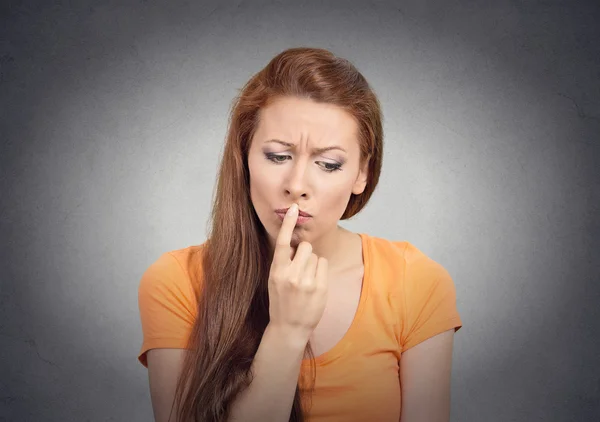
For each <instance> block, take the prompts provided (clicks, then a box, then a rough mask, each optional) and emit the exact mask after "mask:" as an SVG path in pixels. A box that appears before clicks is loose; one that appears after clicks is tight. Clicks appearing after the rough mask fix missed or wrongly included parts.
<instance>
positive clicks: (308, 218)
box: [138, 48, 462, 422]
mask: <svg viewBox="0 0 600 422" xmlns="http://www.w3.org/2000/svg"><path fill="white" fill-rule="evenodd" d="M382 153H383V129H382V116H381V111H380V105H379V102H378V100H377V98H376V96H375V94H374V93H373V90H372V89H371V88H370V86H369V84H368V83H367V81H366V80H365V78H364V77H363V76H362V75H361V74H360V73H359V72H358V70H356V68H355V67H354V66H353V65H352V64H351V63H349V62H348V61H347V60H344V59H341V58H338V57H336V56H334V55H333V54H332V53H330V52H329V51H326V50H323V49H314V48H292V49H289V50H286V51H284V52H282V53H280V54H278V55H277V56H276V57H274V58H273V59H272V60H271V62H270V63H269V64H268V65H267V66H266V67H265V68H264V69H263V70H261V71H260V72H259V73H257V74H256V75H255V76H253V77H252V79H251V80H250V81H249V82H248V83H247V84H246V85H245V86H244V88H243V90H242V91H241V93H240V95H239V96H238V98H236V100H235V102H234V104H233V108H232V114H231V118H230V121H229V128H228V135H227V140H226V145H225V150H224V154H223V158H222V163H221V167H220V169H219V177H218V184H217V189H216V194H215V196H214V202H213V210H212V216H211V223H212V228H211V230H210V233H209V236H208V240H207V241H206V242H205V243H203V244H201V245H198V246H190V247H188V248H184V249H179V250H176V251H171V252H167V253H165V254H163V255H162V256H161V257H160V258H159V259H158V260H157V261H156V262H155V263H153V264H152V265H151V266H150V268H148V270H147V271H146V272H145V274H144V275H143V277H142V279H141V282H140V286H139V306H140V315H141V322H142V328H143V334H144V342H143V345H142V348H141V350H140V353H139V355H138V359H139V361H140V362H141V363H142V364H143V365H144V366H146V367H147V368H148V373H149V383H150V392H151V399H152V406H153V410H154V415H155V419H156V420H157V421H161V422H162V421H164V422H166V421H261V422H262V421H288V420H289V421H306V420H310V421H315V422H325V421H395V422H397V421H401V422H411V421H425V420H426V421H448V420H449V413H450V374H451V360H452V344H453V335H454V332H455V331H456V330H458V329H459V328H460V327H461V326H462V323H461V320H460V317H459V314H458V312H457V308H456V295H455V288H454V284H453V281H452V279H451V277H450V276H449V274H448V272H447V271H446V270H445V269H444V268H443V267H442V266H441V265H440V264H438V263H437V262H435V261H433V260H432V259H431V258H429V257H427V256H426V255H425V254H423V253H422V252H421V251H420V250H419V249H417V248H416V247H415V246H413V245H412V244H410V243H409V242H406V241H392V240H386V239H383V238H378V237H374V236H369V235H367V234H364V233H353V232H350V231H348V230H346V229H344V228H342V227H340V226H339V225H338V221H339V220H340V219H341V220H344V219H348V218H350V217H352V216H354V215H356V214H357V213H358V212H359V211H360V210H361V209H363V208H364V206H365V205H366V204H367V202H368V200H369V198H370V197H371V195H372V194H373V191H374V190H375V187H376V186H377V182H378V179H379V174H380V169H381V163H382ZM294 204H296V206H299V210H298V211H296V214H294V210H293V209H294V208H295V207H294V206H293V205H294ZM288 208H292V210H291V211H290V212H287V211H288Z"/></svg>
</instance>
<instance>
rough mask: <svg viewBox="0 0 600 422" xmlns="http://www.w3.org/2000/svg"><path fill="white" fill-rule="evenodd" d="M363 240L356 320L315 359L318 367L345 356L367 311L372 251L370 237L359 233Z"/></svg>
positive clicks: (305, 361)
mask: <svg viewBox="0 0 600 422" xmlns="http://www.w3.org/2000/svg"><path fill="white" fill-rule="evenodd" d="M358 235H359V236H360V239H361V244H362V257H363V265H364V273H363V280H362V288H361V293H360V299H359V301H358V307H357V308H356V313H355V314H354V318H353V319H352V323H351V324H350V327H349V328H348V330H347V331H346V333H345V334H344V336H343V337H342V338H341V339H340V341H338V342H337V343H336V344H335V345H334V346H333V347H332V348H331V349H329V350H328V351H326V352H325V353H323V354H321V355H319V356H317V357H315V364H316V365H318V366H323V365H325V364H327V363H329V362H331V361H333V360H335V359H337V358H339V357H340V356H341V355H343V353H344V351H345V350H346V349H347V348H348V347H349V346H350V345H351V344H352V339H353V337H354V334H355V332H356V330H357V329H358V326H359V324H360V320H361V316H362V314H363V311H364V309H365V304H366V302H367V297H368V295H369V288H370V284H371V250H370V244H369V236H368V235H367V234H366V233H358ZM309 362H310V359H308V358H307V359H302V365H308V364H309Z"/></svg>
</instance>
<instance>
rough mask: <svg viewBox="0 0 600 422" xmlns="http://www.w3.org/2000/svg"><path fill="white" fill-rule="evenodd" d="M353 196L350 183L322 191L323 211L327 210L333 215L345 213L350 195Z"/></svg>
mask: <svg viewBox="0 0 600 422" xmlns="http://www.w3.org/2000/svg"><path fill="white" fill-rule="evenodd" d="M351 194H352V184H351V183H348V182H344V183H340V184H338V185H335V186H330V187H329V188H327V189H325V190H322V191H321V195H320V196H321V197H322V198H323V205H324V207H323V208H322V209H325V210H327V211H328V213H329V212H331V213H332V214H340V215H341V213H343V212H344V210H345V209H346V206H347V205H348V201H349V200H350V195H351Z"/></svg>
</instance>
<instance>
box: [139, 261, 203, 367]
mask: <svg viewBox="0 0 600 422" xmlns="http://www.w3.org/2000/svg"><path fill="white" fill-rule="evenodd" d="M138 306H139V312H140V321H141V325H142V333H143V341H142V346H141V349H140V351H139V354H138V360H139V362H140V363H141V364H142V365H144V366H145V367H146V368H147V367H148V362H147V357H146V352H147V351H148V350H150V349H154V348H179V349H184V348H186V346H187V341H188V339H189V335H190V332H191V329H192V326H193V324H194V320H195V317H196V312H197V311H196V298H195V296H194V290H193V288H192V285H191V282H190V278H189V275H188V274H187V272H186V271H185V270H184V268H183V267H182V265H181V263H180V262H179V260H178V259H177V258H176V257H175V256H174V255H173V254H172V253H170V252H167V253H164V254H163V255H161V256H160V257H159V258H158V259H157V260H156V261H155V262H154V263H152V265H150V267H149V268H148V269H147V270H146V271H145V272H144V274H143V275H142V278H141V280H140V283H139V287H138Z"/></svg>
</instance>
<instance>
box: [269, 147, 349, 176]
mask: <svg viewBox="0 0 600 422" xmlns="http://www.w3.org/2000/svg"><path fill="white" fill-rule="evenodd" d="M265 157H266V158H267V160H269V161H271V162H273V163H275V164H283V162H284V161H286V160H287V159H288V158H291V157H290V156H289V155H277V154H273V153H271V152H268V153H265ZM317 162H318V163H323V166H320V167H321V168H322V169H323V171H326V172H327V173H333V172H334V171H341V170H342V169H341V167H342V165H341V164H337V163H327V162H325V161H317Z"/></svg>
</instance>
